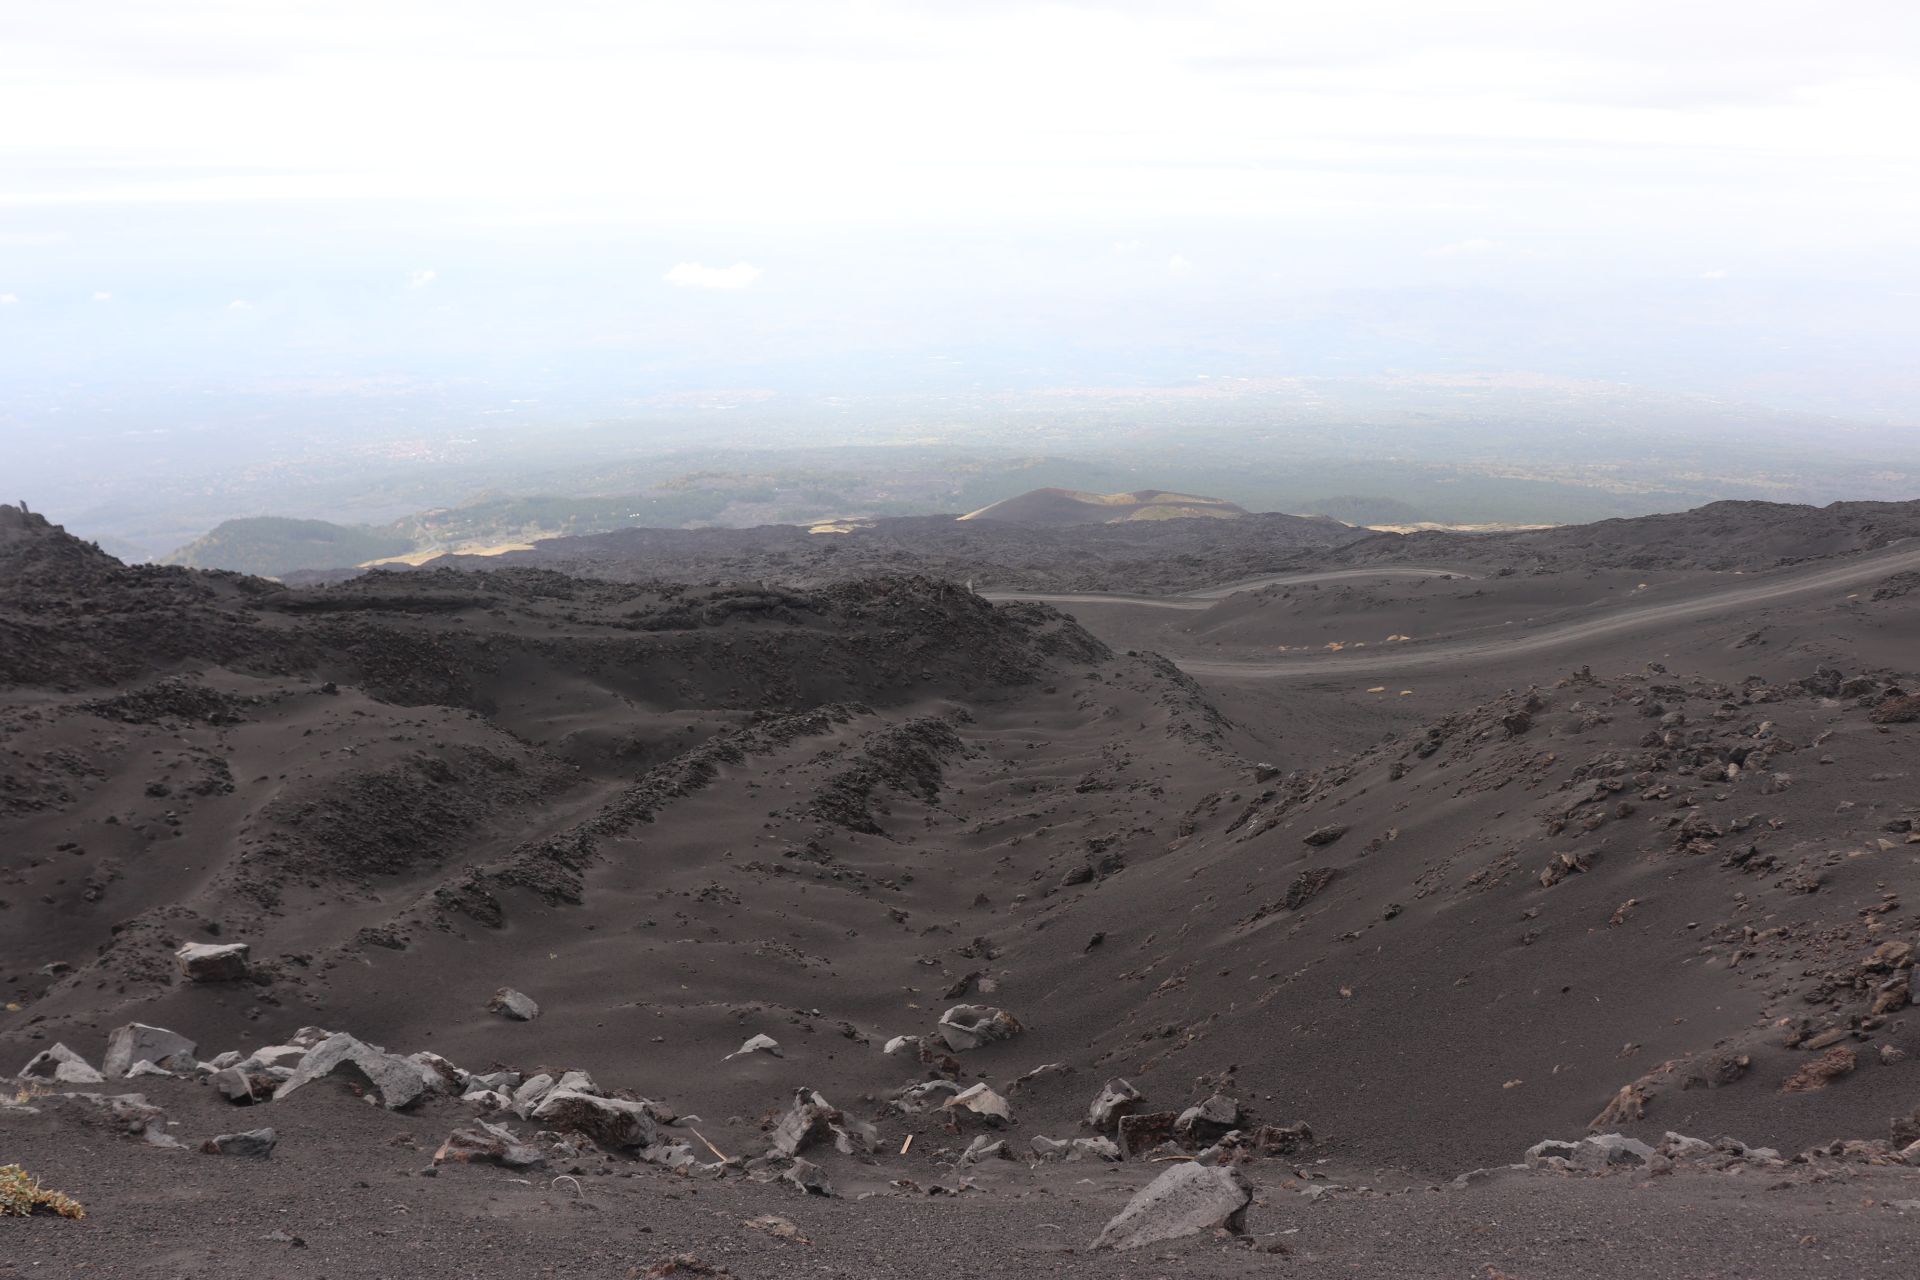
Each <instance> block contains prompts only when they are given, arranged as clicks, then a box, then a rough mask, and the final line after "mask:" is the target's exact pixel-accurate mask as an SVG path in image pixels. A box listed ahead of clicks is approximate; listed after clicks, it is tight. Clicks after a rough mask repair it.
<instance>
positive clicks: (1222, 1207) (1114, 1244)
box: [1092, 1164, 1253, 1249]
mask: <svg viewBox="0 0 1920 1280" xmlns="http://www.w3.org/2000/svg"><path fill="white" fill-rule="evenodd" d="M1252 1202H1253V1188H1252V1187H1251V1186H1249V1185H1248V1184H1247V1180H1246V1179H1245V1178H1243V1177H1241V1176H1240V1174H1239V1172H1238V1171H1237V1170H1235V1169H1232V1168H1230V1167H1227V1166H1224V1165H1222V1166H1216V1167H1213V1168H1207V1167H1205V1166H1202V1165H1197V1164H1176V1165H1172V1166H1169V1167H1168V1169H1167V1171H1166V1172H1165V1173H1162V1174H1161V1175H1160V1176H1159V1177H1157V1178H1155V1179H1154V1180H1153V1181H1152V1182H1149V1183H1148V1184H1147V1185H1146V1186H1144V1187H1142V1188H1141V1189H1140V1191H1139V1192H1138V1193H1137V1194H1136V1195H1135V1196H1134V1197H1133V1199H1131V1200H1129V1201H1128V1202H1127V1207H1126V1208H1124V1209H1122V1210H1121V1211H1120V1212H1119V1213H1118V1214H1117V1215H1115V1217H1114V1218H1113V1220H1112V1221H1111V1222H1109V1223H1107V1225H1106V1229H1105V1230H1103V1231H1102V1232H1101V1233H1100V1235H1099V1237H1098V1238H1097V1239H1095V1240H1094V1242H1093V1246H1092V1247H1093V1248H1095V1249H1138V1248H1140V1247H1141V1246H1142V1245H1149V1244H1158V1243H1159V1242H1160V1241H1162V1240H1174V1239H1178V1238H1179V1237H1181V1236H1191V1235H1199V1234H1200V1233H1201V1232H1204V1231H1212V1230H1214V1229H1215V1228H1216V1227H1219V1228H1225V1229H1226V1230H1228V1231H1231V1232H1233V1233H1234V1234H1235V1235H1238V1234H1240V1233H1241V1232H1243V1231H1244V1230H1245V1229H1246V1216H1247V1206H1248V1205H1249V1204H1251V1203H1252Z"/></svg>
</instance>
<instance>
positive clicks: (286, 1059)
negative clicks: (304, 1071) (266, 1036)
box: [246, 1044, 311, 1069]
mask: <svg viewBox="0 0 1920 1280" xmlns="http://www.w3.org/2000/svg"><path fill="white" fill-rule="evenodd" d="M310 1050H311V1046H308V1045H297V1044H270V1045H268V1046H267V1047H266V1048H264V1049H255V1050H254V1051H253V1052H252V1053H250V1054H248V1055H247V1058H246V1060H247V1062H248V1063H250V1064H251V1065H253V1066H257V1067H287V1068H289V1069H291V1068H294V1067H298V1066H299V1065H300V1060H301V1059H302V1058H305V1057H306V1056H307V1054H308V1052H309V1051H310Z"/></svg>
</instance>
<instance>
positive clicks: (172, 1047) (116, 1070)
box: [100, 1022, 200, 1080]
mask: <svg viewBox="0 0 1920 1280" xmlns="http://www.w3.org/2000/svg"><path fill="white" fill-rule="evenodd" d="M198 1047H199V1046H198V1045H196V1044H194V1042H193V1041H191V1040H189V1039H187V1038H186V1037H185V1036H183V1035H181V1034H179V1033H178V1032H174V1031H169V1030H167V1029H166V1028H165V1027H150V1026H148V1025H147V1024H146V1023H144V1022H129V1023H128V1024H127V1025H126V1026H124V1027H117V1028H115V1029H114V1031H113V1033H112V1034H111V1035H109V1036H108V1037H107V1056H106V1057H105V1058H104V1059H102V1061H101V1063H100V1071H101V1073H102V1074H103V1075H105V1076H107V1077H108V1078H109V1079H120V1080H124V1079H126V1077H127V1075H128V1074H129V1073H131V1072H132V1070H133V1064H134V1063H136V1062H151V1063H152V1064H153V1065H154V1066H156V1067H166V1068H167V1069H168V1070H179V1071H192V1070H193V1069H194V1068H195V1067H196V1066H198V1065H199V1063H200V1059H199V1058H197V1057H195V1056H194V1050H195V1049H196V1048H198Z"/></svg>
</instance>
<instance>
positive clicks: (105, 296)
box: [93, 289, 113, 302]
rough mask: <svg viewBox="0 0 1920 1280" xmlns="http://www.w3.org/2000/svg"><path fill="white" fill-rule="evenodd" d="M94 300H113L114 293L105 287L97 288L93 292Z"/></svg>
mask: <svg viewBox="0 0 1920 1280" xmlns="http://www.w3.org/2000/svg"><path fill="white" fill-rule="evenodd" d="M93 300H94V301H95V302H112V301H113V295H112V294H111V293H109V292H107V291H106V290H105V289H96V290H95V291H94V294H93Z"/></svg>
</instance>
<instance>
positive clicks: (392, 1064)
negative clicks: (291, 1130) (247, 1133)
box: [273, 1031, 427, 1111]
mask: <svg viewBox="0 0 1920 1280" xmlns="http://www.w3.org/2000/svg"><path fill="white" fill-rule="evenodd" d="M329 1076H338V1077H340V1078H342V1079H344V1080H347V1081H348V1082H350V1083H356V1084H360V1085H363V1086H365V1087H366V1088H367V1089H368V1090H370V1091H371V1092H372V1095H373V1096H375V1097H377V1098H378V1099H379V1101H380V1105H381V1106H383V1107H385V1108H386V1109H387V1110H389V1111H399V1110H401V1109H402V1108H405V1107H410V1106H412V1105H413V1104H414V1103H416V1102H418V1101H419V1100H420V1098H421V1096H422V1095H423V1094H425V1093H426V1092H427V1082H426V1080H425V1078H424V1077H423V1076H422V1075H421V1071H420V1068H419V1066H418V1065H417V1064H415V1063H412V1062H409V1061H407V1060H406V1059H405V1058H402V1057H399V1056H397V1055H395V1054H391V1053H387V1052H385V1051H384V1050H381V1049H378V1048H375V1047H374V1046H373V1045H369V1044H363V1043H362V1042H360V1041H359V1040H356V1039H354V1037H352V1036H350V1035H348V1034H347V1033H345V1032H344V1031H342V1032H338V1033H336V1034H334V1035H331V1036H328V1037H327V1038H326V1039H325V1040H322V1041H321V1042H320V1043H319V1044H317V1045H315V1046H314V1047H313V1048H312V1049H311V1050H309V1051H308V1053H307V1056H306V1057H304V1058H302V1059H301V1060H300V1067H299V1069H298V1070H297V1071H295V1072H294V1073H293V1075H292V1076H291V1077H290V1078H288V1079H287V1080H286V1081H285V1082H284V1083H282V1084H281V1085H280V1087H279V1088H277V1089H275V1090H274V1092H273V1096H274V1100H275V1101H278V1100H280V1099H282V1098H285V1097H286V1096H287V1095H288V1094H290V1093H293V1092H294V1091H295V1090H297V1089H302V1088H304V1087H306V1086H307V1085H309V1084H312V1083H313V1082H314V1081H315V1080H321V1079H325V1078H326V1077H329Z"/></svg>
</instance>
